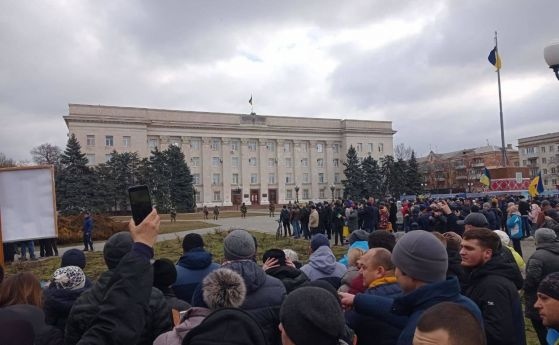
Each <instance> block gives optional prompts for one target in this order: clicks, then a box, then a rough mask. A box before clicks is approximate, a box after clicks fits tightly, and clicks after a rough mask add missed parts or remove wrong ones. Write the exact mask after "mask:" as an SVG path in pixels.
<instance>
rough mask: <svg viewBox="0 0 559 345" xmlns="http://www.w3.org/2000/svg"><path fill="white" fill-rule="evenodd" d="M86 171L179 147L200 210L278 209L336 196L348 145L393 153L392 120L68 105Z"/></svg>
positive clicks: (362, 151) (377, 155)
mask: <svg viewBox="0 0 559 345" xmlns="http://www.w3.org/2000/svg"><path fill="white" fill-rule="evenodd" d="M64 120H65V121H66V125H67V126H68V130H69V132H70V134H75V136H76V138H77V139H78V140H79V142H80V144H81V146H82V150H83V152H84V153H85V154H86V155H87V158H88V160H89V164H90V165H95V164H99V163H104V162H106V161H107V160H108V159H110V154H111V152H112V151H113V150H116V151H117V152H138V154H139V156H140V157H148V156H149V155H150V152H151V150H153V149H155V148H159V149H160V150H164V149H166V148H167V147H168V146H169V145H177V146H179V147H180V148H181V149H182V152H183V153H184V155H185V160H186V163H187V164H188V166H189V168H190V170H191V174H192V176H193V178H194V187H195V190H196V202H197V205H198V206H202V205H207V206H214V205H218V206H232V205H239V204H240V203H242V202H244V203H246V204H247V205H267V204H269V203H270V202H273V203H274V204H284V203H288V202H290V201H291V202H295V201H296V200H299V202H307V201H311V200H312V201H320V200H331V199H332V198H334V197H339V196H341V195H342V193H343V192H342V191H343V185H342V180H343V179H345V177H344V174H343V170H344V165H343V162H344V161H345V158H346V153H347V150H348V148H349V147H350V145H353V146H354V147H355V148H356V150H357V154H358V156H359V157H360V158H365V157H367V156H369V155H371V156H372V157H373V158H375V159H377V160H378V159H379V158H381V157H383V156H385V155H392V154H393V135H394V133H396V132H395V131H394V130H393V129H392V122H391V121H365V120H341V119H325V118H314V117H312V118H311V117H291V116H269V115H256V114H254V113H253V114H228V113H213V112H199V111H178V110H163V109H147V108H131V107H113V106H101V105H84V104H70V105H69V112H68V115H66V116H64Z"/></svg>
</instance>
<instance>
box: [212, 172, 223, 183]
mask: <svg viewBox="0 0 559 345" xmlns="http://www.w3.org/2000/svg"><path fill="white" fill-rule="evenodd" d="M220 183H221V175H220V174H213V175H212V184H213V185H218V184H220Z"/></svg>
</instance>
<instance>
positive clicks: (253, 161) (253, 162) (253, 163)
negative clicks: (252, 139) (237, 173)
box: [248, 157, 256, 167]
mask: <svg viewBox="0 0 559 345" xmlns="http://www.w3.org/2000/svg"><path fill="white" fill-rule="evenodd" d="M248 164H250V166H253V167H255V166H256V157H250V158H249V159H248Z"/></svg>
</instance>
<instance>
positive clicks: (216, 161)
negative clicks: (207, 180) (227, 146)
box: [212, 157, 221, 167]
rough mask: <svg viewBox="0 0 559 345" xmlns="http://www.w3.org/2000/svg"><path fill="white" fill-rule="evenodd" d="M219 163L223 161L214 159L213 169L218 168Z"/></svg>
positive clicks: (217, 158)
mask: <svg viewBox="0 0 559 345" xmlns="http://www.w3.org/2000/svg"><path fill="white" fill-rule="evenodd" d="M219 163H221V159H219V157H212V166H213V167H218V166H219Z"/></svg>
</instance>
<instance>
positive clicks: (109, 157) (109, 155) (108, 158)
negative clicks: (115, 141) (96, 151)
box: [105, 153, 113, 163]
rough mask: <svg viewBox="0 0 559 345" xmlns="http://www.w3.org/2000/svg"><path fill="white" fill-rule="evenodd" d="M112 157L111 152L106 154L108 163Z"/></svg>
mask: <svg viewBox="0 0 559 345" xmlns="http://www.w3.org/2000/svg"><path fill="white" fill-rule="evenodd" d="M111 158H113V155H112V154H110V153H107V154H106V155H105V163H108V162H109V161H110V160H111Z"/></svg>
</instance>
